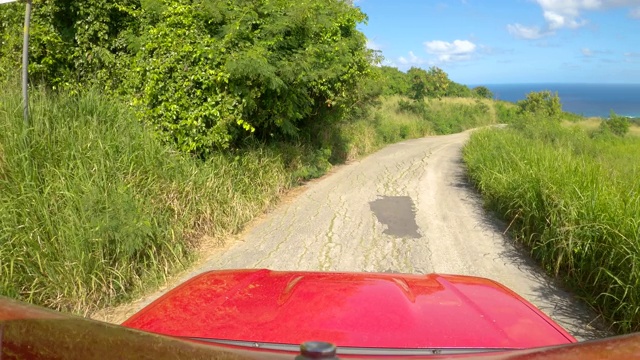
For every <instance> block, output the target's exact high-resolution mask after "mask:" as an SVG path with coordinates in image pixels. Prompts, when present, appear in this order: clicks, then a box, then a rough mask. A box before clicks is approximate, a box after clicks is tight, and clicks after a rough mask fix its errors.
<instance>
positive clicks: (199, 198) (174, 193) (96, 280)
mask: <svg viewBox="0 0 640 360" xmlns="http://www.w3.org/2000/svg"><path fill="white" fill-rule="evenodd" d="M18 89H19V87H18V86H13V84H8V83H5V84H4V86H2V87H0V99H2V102H0V295H4V296H9V297H13V298H17V299H21V300H24V301H28V302H32V303H36V304H40V305H45V306H48V307H50V308H53V309H57V310H63V311H70V312H74V313H81V314H87V313H90V312H92V311H94V310H96V309H99V308H102V307H105V306H111V305H115V304H117V303H120V302H123V301H126V300H127V299H128V298H130V297H131V295H132V294H134V293H136V292H139V291H142V289H145V288H148V287H154V286H156V285H157V284H159V283H162V282H163V281H164V280H165V278H166V277H167V276H169V275H171V274H172V273H175V272H177V271H179V270H181V269H183V268H184V267H185V266H187V265H188V264H189V263H190V262H191V261H192V260H193V259H194V256H197V253H198V252H197V249H198V248H199V246H200V245H201V244H202V243H203V242H204V241H206V243H208V244H211V243H214V244H215V243H219V244H221V243H223V242H224V239H225V238H226V237H227V236H229V235H230V234H233V233H236V232H238V231H239V230H240V229H242V227H243V226H244V225H245V224H246V223H248V222H249V221H250V220H251V219H253V218H254V217H255V216H257V215H259V214H261V213H263V212H264V211H265V210H266V209H267V208H269V206H271V205H272V204H273V203H274V202H275V201H277V199H278V197H279V195H280V194H281V193H283V191H285V190H286V189H287V188H289V187H291V186H293V185H295V184H296V183H297V182H299V181H302V180H305V179H309V178H313V177H318V176H321V175H322V174H324V173H325V172H326V171H327V170H328V169H329V168H330V167H331V164H330V162H329V161H330V160H331V161H333V162H334V163H337V162H341V161H345V160H349V159H354V158H357V157H360V156H362V155H365V154H368V153H371V152H373V151H375V150H377V149H379V148H381V147H382V146H384V145H385V144H389V143H393V142H397V141H401V140H404V139H409V138H416V137H421V136H424V135H428V134H434V133H437V131H438V130H437V129H438V126H440V127H441V128H442V127H443V124H446V123H447V119H449V121H451V122H452V124H453V125H451V126H445V127H446V128H447V129H449V130H448V131H452V130H453V129H462V128H464V127H465V126H473V125H475V124H477V122H478V121H479V120H478V119H481V118H483V117H484V116H485V115H486V114H485V112H483V113H474V112H473V111H474V109H476V110H477V109H478V106H477V104H476V103H475V102H472V103H469V104H467V103H466V102H465V100H443V101H441V102H438V101H432V102H430V103H428V106H427V109H429V116H428V117H424V116H417V115H416V114H413V113H407V112H404V111H402V110H400V109H399V108H398V100H399V98H385V99H383V100H382V105H381V106H380V107H379V108H377V109H375V110H374V111H373V112H372V113H371V114H370V117H367V118H363V119H360V120H358V121H349V122H344V123H338V124H336V125H335V126H334V127H332V128H328V129H322V130H321V131H319V134H320V136H317V138H318V140H317V141H315V142H314V143H313V144H311V143H307V144H293V143H279V144H271V145H268V146H266V145H254V146H251V147H249V148H247V149H244V150H235V151H227V152H219V153H215V154H214V155H213V156H211V158H209V159H208V160H207V161H200V160H197V159H193V158H191V157H189V156H187V155H184V154H181V153H178V152H176V151H174V150H172V148H171V147H169V146H165V145H162V144H161V143H160V142H159V141H158V140H157V139H156V138H155V137H154V135H153V133H152V132H151V131H150V130H148V129H146V128H145V127H144V126H142V125H140V124H139V123H138V122H136V121H135V120H133V118H134V116H133V114H132V113H131V112H130V111H129V110H128V109H127V107H126V106H123V105H122V104H121V103H120V102H118V100H116V99H110V98H107V97H105V96H103V95H101V94H100V93H99V92H96V91H88V92H83V93H81V94H76V95H72V94H56V93H49V92H47V91H45V90H42V89H41V90H36V91H33V92H32V93H31V98H32V99H31V100H32V128H31V129H30V130H29V133H28V134H25V131H24V127H23V123H22V108H21V99H20V94H19V91H18ZM467 108H470V109H471V110H468V111H467V110H465V111H466V112H465V114H466V116H464V117H463V116H459V115H458V110H460V109H467ZM483 109H484V108H483ZM485 110H486V109H485ZM469 116H471V117H472V118H473V119H474V120H473V121H471V122H470V121H469V119H468V117H469ZM432 119H437V121H438V124H439V125H437V124H435V123H434V121H432ZM483 119H484V118H483ZM491 121H494V120H493V118H491V117H487V118H486V119H484V120H482V122H491ZM463 123H464V124H463ZM441 130H442V129H441Z"/></svg>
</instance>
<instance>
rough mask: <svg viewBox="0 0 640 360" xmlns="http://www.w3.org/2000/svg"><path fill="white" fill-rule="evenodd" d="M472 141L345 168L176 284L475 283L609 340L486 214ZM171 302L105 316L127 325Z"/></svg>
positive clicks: (381, 155)
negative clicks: (468, 160)
mask: <svg viewBox="0 0 640 360" xmlns="http://www.w3.org/2000/svg"><path fill="white" fill-rule="evenodd" d="M468 137H469V132H465V133H460V134H454V135H448V136H437V137H427V138H422V139H417V140H410V141H405V142H401V143H398V144H394V145H391V146H388V147H386V148H384V149H382V150H380V151H379V152H377V153H375V154H372V155H370V156H368V157H366V158H364V159H362V160H361V161H358V162H354V163H351V164H349V165H345V166H341V167H339V168H338V169H336V170H335V171H333V172H332V174H330V175H328V176H326V177H324V178H322V179H320V180H318V181H314V182H312V183H310V184H307V185H306V186H305V187H304V188H303V189H302V191H300V192H299V194H298V195H297V196H295V197H294V198H292V199H290V200H289V201H285V202H283V203H282V204H280V205H279V206H278V207H277V208H276V209H275V210H274V211H272V212H271V213H270V214H268V215H267V216H265V217H264V218H263V219H261V220H260V221H257V222H256V223H254V224H253V225H252V226H251V227H250V228H249V229H247V231H245V232H244V233H243V234H242V236H239V237H238V238H237V239H235V240H233V241H231V242H230V243H229V244H228V245H227V246H225V248H224V249H222V250H220V251H217V252H215V253H213V254H212V255H211V256H210V258H209V259H207V260H206V261H204V262H202V263H201V264H200V266H198V268H197V269H193V270H192V271H190V272H186V273H185V274H184V276H181V277H180V278H179V279H177V280H176V282H175V283H176V284H178V283H180V282H182V281H184V280H186V279H188V278H190V277H192V276H194V275H196V274H198V273H200V272H203V271H207V270H213V269H233V268H268V269H272V270H323V271H366V272H400V273H417V274H426V273H431V272H436V273H443V274H463V275H474V276H481V277H487V278H491V279H494V280H497V281H498V282H500V283H503V284H505V285H506V286H507V287H509V288H511V289H512V290H514V291H515V292H517V293H518V294H520V295H521V296H523V297H524V298H526V299H527V300H529V301H530V302H532V303H533V304H534V305H536V306H537V307H538V308H540V309H541V310H542V311H543V312H545V313H546V314H548V315H549V316H551V317H552V318H553V319H554V320H555V321H556V322H558V323H559V324H561V325H562V326H563V327H565V328H566V329H567V330H568V331H569V332H570V333H572V334H573V335H574V336H576V337H577V338H578V339H580V340H587V339H593V338H599V337H603V336H607V335H609V334H608V333H607V332H606V331H601V330H598V329H596V325H595V324H597V323H598V321H597V320H596V316H595V314H594V313H592V312H591V311H590V310H589V309H587V308H586V307H585V306H584V305H583V304H582V303H581V302H579V301H578V300H577V299H575V298H574V297H573V296H572V295H571V294H569V293H568V292H566V291H564V290H562V289H561V288H560V287H558V286H557V285H556V284H555V283H554V282H553V281H552V280H551V279H550V278H549V277H547V276H545V275H544V273H543V271H542V270H541V269H540V268H539V267H538V266H537V265H536V264H534V263H533V262H532V261H531V260H530V258H529V256H528V254H527V252H526V251H524V250H522V249H520V248H519V247H517V246H515V245H514V244H513V241H511V240H510V239H509V238H508V237H506V236H505V235H504V234H503V232H504V231H505V229H506V228H507V226H506V224H503V223H501V222H499V221H496V220H495V218H494V217H493V216H492V215H491V214H487V213H486V212H485V211H484V210H483V208H482V201H481V199H480V197H479V196H478V194H477V193H476V191H475V190H474V189H473V187H472V186H470V184H469V183H468V181H467V179H466V177H465V172H464V171H465V170H464V164H463V162H462V159H461V149H462V146H463V144H464V142H465V141H466V140H467V139H468ZM165 291H166V290H165ZM162 293H163V291H160V292H157V293H155V294H151V295H149V296H147V297H145V298H143V299H140V300H139V301H137V302H135V303H134V304H131V305H130V306H129V307H128V308H127V309H126V310H125V311H122V310H121V311H116V312H113V313H112V314H111V315H104V314H102V315H98V316H97V317H98V318H101V319H103V320H110V321H113V322H119V321H122V320H124V318H126V316H128V315H130V314H132V313H133V312H135V311H137V310H139V308H141V307H142V306H144V305H146V304H148V303H149V302H150V301H152V300H153V299H155V298H157V297H158V296H160V295H162ZM113 314H117V315H113Z"/></svg>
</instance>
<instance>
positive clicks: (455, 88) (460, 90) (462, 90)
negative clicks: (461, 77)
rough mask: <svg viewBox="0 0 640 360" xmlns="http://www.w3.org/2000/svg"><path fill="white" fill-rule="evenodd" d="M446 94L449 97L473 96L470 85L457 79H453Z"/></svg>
mask: <svg viewBox="0 0 640 360" xmlns="http://www.w3.org/2000/svg"><path fill="white" fill-rule="evenodd" d="M445 96H448V97H472V96H473V93H472V92H471V89H469V87H468V86H466V85H462V84H458V83H457V82H455V81H451V82H450V83H449V86H448V87H447V91H446V94H445Z"/></svg>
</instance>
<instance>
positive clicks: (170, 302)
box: [123, 270, 576, 349]
mask: <svg viewBox="0 0 640 360" xmlns="http://www.w3.org/2000/svg"><path fill="white" fill-rule="evenodd" d="M123 325H124V326H127V327H131V328H136V329H141V330H145V331H151V332H156V333H161V334H166V335H172V336H179V337H187V338H199V339H200V338H204V339H218V340H237V341H248V342H258V343H279V344H300V343H303V342H305V341H309V340H322V341H328V342H332V343H334V344H336V345H338V346H342V347H373V348H405V349H406V348H531V347H538V346H549V345H556V344H566V343H570V342H575V341H576V340H575V339H574V338H573V337H571V335H569V334H568V333H567V332H566V331H564V330H563V329H562V328H560V327H559V326H558V325H557V324H555V323H554V322H553V321H552V320H551V319H549V318H548V317H547V316H545V315H544V314H542V313H541V312H540V311H539V310H538V309H536V308H535V307H534V306H533V305H531V304H529V303H528V302H527V301H526V300H524V299H522V298H521V297H519V296H518V295H516V294H515V293H513V292H512V291H510V290H508V289H507V288H505V287H503V286H502V285H500V284H498V283H496V282H493V281H491V280H487V279H482V278H476V277H467V276H447V275H435V274H432V275H400V274H371V273H321V272H275V271H269V270H229V271H213V272H208V273H204V274H201V275H199V276H197V277H195V278H193V279H191V280H189V281H187V282H185V283H183V284H182V285H180V286H179V287H177V288H175V289H173V290H171V291H170V292H168V293H167V294H165V295H164V296H163V297H161V298H160V299H158V300H156V301H155V302H154V303H152V304H151V305H149V306H147V307H146V308H144V309H143V310H142V311H140V312H139V313H137V314H135V315H134V316H133V317H131V318H130V319H128V320H127V321H125V322H124V323H123Z"/></svg>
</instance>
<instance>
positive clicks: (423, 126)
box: [318, 96, 497, 162]
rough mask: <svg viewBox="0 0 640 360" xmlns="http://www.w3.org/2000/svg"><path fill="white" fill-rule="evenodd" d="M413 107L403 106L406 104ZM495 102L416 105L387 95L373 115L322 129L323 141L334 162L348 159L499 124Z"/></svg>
mask: <svg viewBox="0 0 640 360" xmlns="http://www.w3.org/2000/svg"><path fill="white" fill-rule="evenodd" d="M403 103H406V104H409V105H410V107H409V108H407V107H406V106H405V107H403V106H402V104H403ZM496 120H497V117H496V111H495V108H494V102H493V101H492V100H478V99H469V98H443V99H442V100H434V99H432V100H426V101H425V103H424V106H421V107H415V106H414V105H413V103H412V102H411V100H410V99H408V98H405V97H401V96H386V97H382V98H381V99H380V104H379V105H378V106H377V107H376V108H375V109H373V110H372V111H371V114H370V117H368V118H362V119H357V120H356V121H347V122H344V123H338V124H336V126H335V127H333V128H323V129H319V130H318V133H319V135H320V136H319V138H320V139H321V142H322V143H323V144H329V147H330V148H331V149H332V160H333V161H334V162H342V161H348V160H352V159H355V158H358V157H360V156H362V155H365V154H369V153H371V152H373V151H375V150H377V149H380V148H381V147H383V146H385V145H387V144H393V143H396V142H399V141H403V140H407V139H414V138H420V137H424V136H427V135H444V134H451V133H456V132H460V131H464V130H467V129H471V128H475V127H479V126H484V125H489V124H495V123H496Z"/></svg>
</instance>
